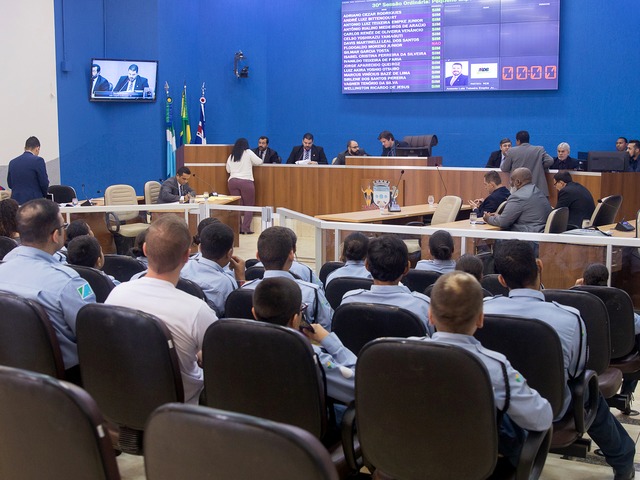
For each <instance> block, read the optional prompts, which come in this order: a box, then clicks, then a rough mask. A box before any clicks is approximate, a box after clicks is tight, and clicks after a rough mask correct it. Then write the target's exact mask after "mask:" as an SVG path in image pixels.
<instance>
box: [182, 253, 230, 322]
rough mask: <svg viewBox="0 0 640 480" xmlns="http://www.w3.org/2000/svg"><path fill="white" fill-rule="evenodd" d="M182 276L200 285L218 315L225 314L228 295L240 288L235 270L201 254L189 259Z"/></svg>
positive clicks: (220, 316)
mask: <svg viewBox="0 0 640 480" xmlns="http://www.w3.org/2000/svg"><path fill="white" fill-rule="evenodd" d="M227 271H229V272H230V273H231V275H229V274H228V273H227ZM180 276H181V277H182V278H186V279H187V280H191V281H192V282H195V283H197V284H198V285H200V287H201V288H202V290H203V291H204V293H205V295H206V296H207V301H208V303H209V305H210V306H211V307H212V308H213V309H214V310H215V312H216V314H217V315H218V317H219V318H222V317H223V316H224V304H225V302H226V301H227V297H228V296H229V294H230V293H231V292H233V291H234V290H235V289H236V288H238V282H236V279H235V278H234V277H233V272H231V271H230V270H225V269H224V268H222V267H221V266H220V265H218V264H217V263H216V262H214V261H213V260H209V259H207V258H204V257H203V256H201V255H199V256H197V257H191V258H190V259H189V261H188V262H187V263H186V265H185V266H184V267H183V268H182V270H181V271H180Z"/></svg>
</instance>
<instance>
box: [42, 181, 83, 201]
mask: <svg viewBox="0 0 640 480" xmlns="http://www.w3.org/2000/svg"><path fill="white" fill-rule="evenodd" d="M47 193H49V194H50V195H53V201H54V202H56V203H71V202H72V201H73V199H74V198H76V199H77V198H78V195H76V191H75V189H74V188H73V187H70V186H69V185H49V188H48V190H47Z"/></svg>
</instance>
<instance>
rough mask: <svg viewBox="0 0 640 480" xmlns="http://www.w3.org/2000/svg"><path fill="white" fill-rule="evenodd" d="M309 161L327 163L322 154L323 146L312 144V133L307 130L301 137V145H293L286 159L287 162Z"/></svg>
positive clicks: (304, 162) (325, 157)
mask: <svg viewBox="0 0 640 480" xmlns="http://www.w3.org/2000/svg"><path fill="white" fill-rule="evenodd" d="M298 162H300V163H302V164H306V163H311V164H323V165H327V163H328V162H327V156H326V155H325V154H324V148H322V147H320V146H318V145H314V144H313V135H312V134H310V133H309V132H307V133H305V134H304V136H303V137H302V145H298V146H297V147H293V149H292V150H291V154H290V155H289V158H288V159H287V163H298Z"/></svg>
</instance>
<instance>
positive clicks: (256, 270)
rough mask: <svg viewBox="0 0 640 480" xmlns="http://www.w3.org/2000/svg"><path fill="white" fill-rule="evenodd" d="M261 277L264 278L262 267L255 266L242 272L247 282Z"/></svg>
mask: <svg viewBox="0 0 640 480" xmlns="http://www.w3.org/2000/svg"><path fill="white" fill-rule="evenodd" d="M262 277H264V267H259V266H257V265H253V266H252V267H249V268H247V269H246V270H245V272H244V278H246V280H247V281H249V280H257V279H259V278H262Z"/></svg>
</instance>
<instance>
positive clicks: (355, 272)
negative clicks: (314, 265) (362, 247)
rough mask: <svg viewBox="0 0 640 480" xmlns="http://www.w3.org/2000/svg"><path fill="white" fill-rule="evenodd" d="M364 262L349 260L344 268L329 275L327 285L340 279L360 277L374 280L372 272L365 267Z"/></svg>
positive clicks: (337, 269)
mask: <svg viewBox="0 0 640 480" xmlns="http://www.w3.org/2000/svg"><path fill="white" fill-rule="evenodd" d="M364 263H365V261H364V260H347V261H346V262H345V264H344V266H342V267H340V268H336V269H335V270H334V271H333V272H331V273H330V274H329V275H327V285H329V282H331V280H334V279H336V278H340V277H359V278H373V277H372V276H371V272H369V270H367V267H365V266H364Z"/></svg>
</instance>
